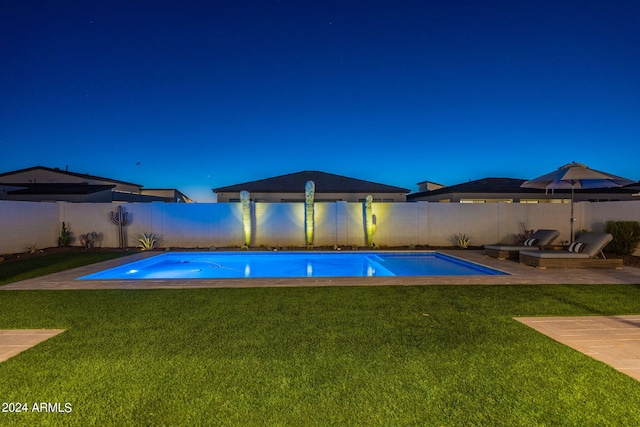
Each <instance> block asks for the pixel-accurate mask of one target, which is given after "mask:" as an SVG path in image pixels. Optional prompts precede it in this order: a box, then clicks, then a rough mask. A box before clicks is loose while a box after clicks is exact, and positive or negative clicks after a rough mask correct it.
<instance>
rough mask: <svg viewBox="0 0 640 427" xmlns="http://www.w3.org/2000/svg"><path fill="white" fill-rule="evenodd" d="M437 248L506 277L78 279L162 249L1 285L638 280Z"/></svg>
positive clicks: (627, 274)
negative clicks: (520, 262) (538, 265)
mask: <svg viewBox="0 0 640 427" xmlns="http://www.w3.org/2000/svg"><path fill="white" fill-rule="evenodd" d="M438 252H441V253H444V254H447V255H450V256H453V257H458V258H460V259H464V260H466V261H471V262H475V263H477V264H481V265H485V266H487V267H491V268H494V269H497V270H501V271H504V272H506V273H509V274H508V275H477V276H475V275H474V276H407V277H327V278H282V279H272V278H270V279H174V280H82V281H79V280H75V279H76V278H78V277H82V276H85V275H88V274H92V273H96V272H98V271H102V270H105V269H107V268H112V267H117V266H120V265H123V264H127V263H130V262H133V261H137V260H140V259H144V258H148V257H151V256H155V255H159V254H161V253H163V252H142V253H138V254H135V255H131V256H126V257H122V258H117V259H114V260H110V261H105V262H101V263H97V264H91V265H88V266H84V267H80V268H74V269H71V270H67V271H63V272H60V273H54V274H50V275H48V276H42V277H38V278H34V279H29V280H23V281H20V282H15V283H10V284H8V285H4V286H0V290H5V291H9V290H65V289H169V288H172V289H177V288H251V287H285V286H385V285H397V286H424V285H545V284H549V285H554V284H558V285H561V284H640V268H633V267H623V268H622V269H621V270H616V269H597V268H591V269H589V268H557V269H546V270H543V269H537V268H535V267H530V266H526V265H521V264H519V263H517V262H514V261H509V260H498V259H495V258H491V257H488V256H486V255H484V252H483V251H477V250H468V251H463V250H440V251H438Z"/></svg>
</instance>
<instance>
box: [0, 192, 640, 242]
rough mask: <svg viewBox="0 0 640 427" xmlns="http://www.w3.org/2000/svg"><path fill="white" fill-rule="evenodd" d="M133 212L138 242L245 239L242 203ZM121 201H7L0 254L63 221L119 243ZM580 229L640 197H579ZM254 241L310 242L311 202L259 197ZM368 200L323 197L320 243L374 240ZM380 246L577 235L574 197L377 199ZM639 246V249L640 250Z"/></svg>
mask: <svg viewBox="0 0 640 427" xmlns="http://www.w3.org/2000/svg"><path fill="white" fill-rule="evenodd" d="M122 206H123V207H124V209H125V211H126V212H127V213H128V215H129V223H128V225H127V226H126V227H125V230H126V237H127V243H128V246H130V247H135V246H137V244H138V243H137V239H136V236H137V235H139V234H140V233H143V232H146V233H155V234H158V235H159V236H161V238H162V245H161V247H185V248H209V247H210V246H216V247H224V246H240V245H241V244H242V241H243V225H242V211H241V209H242V208H241V205H240V203H195V204H182V203H163V202H154V203H124V204H122ZM117 207H118V204H111V203H66V202H54V203H39V202H16V201H0V254H2V253H17V252H23V251H25V250H26V248H27V247H28V246H31V245H37V246H38V247H39V248H48V247H53V246H57V239H58V236H59V234H60V229H61V226H62V222H63V221H64V222H65V223H66V225H67V228H68V229H69V230H70V231H71V232H72V233H73V236H74V237H75V240H74V243H73V245H74V246H80V241H79V236H80V235H81V234H84V233H87V232H91V231H95V232H97V233H99V234H100V235H101V239H100V241H99V242H98V245H97V246H99V247H117V246H118V234H117V227H116V226H115V225H114V224H112V223H111V221H110V219H109V214H110V212H112V211H115V210H116V208H117ZM574 207H575V214H574V217H575V218H576V222H575V225H574V228H575V230H576V231H578V230H582V229H587V230H592V231H603V230H604V226H605V223H606V221H609V220H625V221H640V201H629V202H599V203H589V202H578V203H576V204H575V205H574ZM252 209H253V212H252V217H253V224H254V226H253V229H252V240H251V241H252V246H260V245H269V246H298V247H303V246H305V234H304V203H252ZM363 209H364V208H363V204H362V203H348V202H330V203H329V202H325V203H316V204H315V214H314V218H315V239H314V245H315V246H333V245H358V246H364V245H365V244H366V233H365V224H364V221H363V217H364V214H363ZM373 215H374V216H375V233H374V235H373V241H374V242H375V244H376V245H377V246H383V245H384V246H406V245H410V244H414V245H429V246H451V245H452V242H451V236H453V235H454V234H457V233H465V234H466V235H467V236H470V237H471V245H474V246H481V245H484V244H495V243H512V242H513V241H514V240H515V236H516V235H517V234H518V233H519V232H520V223H521V222H524V223H525V225H526V227H527V228H528V229H534V230H535V229H538V228H551V229H557V230H559V231H560V233H561V235H560V240H569V233H570V223H569V215H570V206H569V205H568V204H555V203H553V204H551V203H549V204H547V203H545V204H519V203H486V204H466V203H429V202H417V203H373ZM639 252H640V251H636V254H640V253H639Z"/></svg>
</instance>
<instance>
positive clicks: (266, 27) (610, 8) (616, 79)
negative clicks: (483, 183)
mask: <svg viewBox="0 0 640 427" xmlns="http://www.w3.org/2000/svg"><path fill="white" fill-rule="evenodd" d="M639 22H640V1H638V0H622V1H618V0H614V1H610V2H608V1H602V0H592V1H590V0H586V1H513V0H509V1H445V0H442V1H426V0H421V1H402V0H400V1H376V0H366V1H348V0H345V1H303V0H300V1H290V0H279V1H277V0H269V1H266V0H265V1H243V0H230V1H226V0H225V1H207V2H205V1H199V2H198V1H196V2H183V1H175V2H170V1H162V0H155V1H126V2H125V1H106V0H104V1H89V0H77V1H44V0H40V1H20V0H4V1H2V2H1V4H0V53H1V58H2V62H1V66H0V147H1V149H0V172H6V171H10V170H15V169H21V168H27V167H31V166H36V165H41V166H48V167H59V168H61V169H64V168H65V167H67V166H68V168H69V170H70V171H74V172H82V173H84V172H86V173H90V174H93V175H99V176H105V177H110V178H114V179H118V180H122V181H128V182H134V183H138V184H142V185H143V186H144V187H145V188H158V187H161V188H177V189H179V190H181V191H182V192H184V193H185V194H187V195H188V196H190V197H192V198H195V199H196V200H197V201H201V202H204V201H208V200H211V196H212V193H211V189H212V188H215V187H221V186H226V185H231V184H237V183H241V182H245V181H252V180H256V179H262V178H267V177H271V176H276V175H281V174H285V173H292V172H297V171H301V170H321V171H324V172H330V173H335V174H340V175H346V176H350V177H354V178H359V179H365V180H369V181H375V182H380V183H384V184H389V185H395V186H400V187H405V188H409V189H411V190H412V191H417V185H416V183H418V182H420V181H425V180H430V181H434V182H438V183H441V184H445V185H454V184H458V183H461V182H465V181H469V180H473V179H479V178H485V177H511V178H522V179H532V178H535V177H537V176H539V175H543V174H545V173H547V172H550V171H552V170H554V169H556V168H558V167H559V166H562V165H564V164H566V163H569V162H571V161H574V160H575V161H578V162H582V163H585V164H587V165H588V166H590V167H592V168H594V169H598V170H602V171H607V172H610V173H613V174H616V175H620V176H623V177H626V178H629V179H633V180H639V179H640V167H639V166H638V161H639V157H640V149H639V148H638V147H639V146H640V24H639Z"/></svg>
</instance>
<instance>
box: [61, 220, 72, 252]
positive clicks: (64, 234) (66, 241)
mask: <svg viewBox="0 0 640 427" xmlns="http://www.w3.org/2000/svg"><path fill="white" fill-rule="evenodd" d="M71 242H73V235H72V234H71V232H70V231H69V229H68V228H67V225H66V224H65V223H64V221H63V222H62V230H60V237H58V247H60V248H66V247H68V246H71Z"/></svg>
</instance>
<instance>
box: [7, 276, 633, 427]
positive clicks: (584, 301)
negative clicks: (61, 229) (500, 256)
mask: <svg viewBox="0 0 640 427" xmlns="http://www.w3.org/2000/svg"><path fill="white" fill-rule="evenodd" d="M0 272H1V270H0ZM638 313H640V286H637V285H607V286H594V285H584V286H582V285H580V286H560V285H559V286H548V285H546V286H426V287H371V288H365V287H342V288H266V289H265V288H262V289H195V290H187V289H184V290H180V289H176V290H146V291H125V290H121V291H116V290H104V291H0V329H6V328H52V329H53V328H56V329H57V328H61V329H66V330H67V331H66V332H64V333H63V334H61V335H58V336H57V337H54V338H52V339H50V340H48V341H45V342H43V343H41V344H39V345H37V346H36V347H34V348H32V349H30V350H28V351H26V352H24V353H22V354H20V355H18V356H15V357H13V358H11V359H9V360H8V361H6V362H3V363H0V400H1V401H2V402H24V403H27V406H28V407H29V410H30V412H28V413H0V425H3V426H4V425H21V426H22V425H24V426H33V425H77V426H86V425H100V426H127V425H153V426H156V425H185V426H198V425H203V426H204V425H206V426H209V425H231V426H264V425H269V426H271V425H283V426H307V425H362V426H394V425H426V426H440V425H444V426H449V425H465V426H467V425H486V426H537V425H547V426H563V425H567V426H589V425H593V426H606V425H611V426H622V425H624V426H627V425H628V426H631V425H634V426H635V425H640V383H639V382H637V381H635V380H633V379H631V378H629V377H627V376H626V375H624V374H621V373H619V372H617V371H615V370H614V369H613V368H610V367H609V366H607V365H605V364H603V363H601V362H598V361H596V360H594V359H591V358H589V357H587V356H585V355H583V354H581V353H579V352H577V351H574V350H572V349H570V348H568V347H566V346H564V345H562V344H558V343H556V342H555V341H553V340H551V339H549V338H547V337H545V336H543V335H541V334H539V333H537V332H535V331H534V330H532V329H530V328H528V327H526V326H524V325H522V324H520V323H519V322H517V321H515V320H513V317H514V316H547V315H552V316H562V315H567V316H575V315H613V314H638ZM39 402H49V403H56V402H59V403H60V406H61V407H62V408H64V405H65V403H69V404H70V405H71V408H72V411H71V412H70V413H36V412H32V411H31V409H32V407H33V404H34V403H39Z"/></svg>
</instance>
